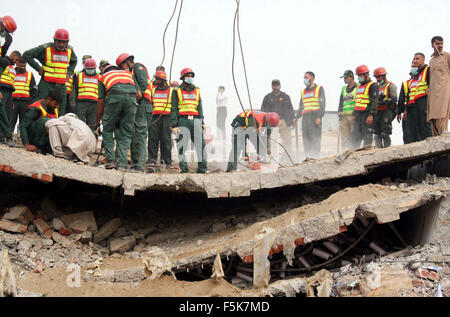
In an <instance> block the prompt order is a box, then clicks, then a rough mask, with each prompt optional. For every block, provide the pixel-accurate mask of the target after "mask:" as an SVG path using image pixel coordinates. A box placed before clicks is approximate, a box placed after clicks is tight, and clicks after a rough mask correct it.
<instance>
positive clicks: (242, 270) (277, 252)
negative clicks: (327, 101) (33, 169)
mask: <svg viewBox="0 0 450 317" xmlns="http://www.w3.org/2000/svg"><path fill="white" fill-rule="evenodd" d="M48 186H50V185H48V184H47V185H44V187H41V185H40V186H39V187H38V188H36V187H28V186H27V185H24V184H21V183H20V182H19V183H13V182H9V183H8V192H6V191H5V189H4V188H3V189H2V192H1V193H0V196H1V197H0V198H1V199H0V204H1V205H0V207H1V211H0V219H1V220H0V250H7V251H8V256H9V259H10V262H11V267H12V269H13V271H14V273H15V277H16V283H17V295H18V296H305V295H308V296H317V295H322V296H326V295H328V296H343V297H344V296H448V295H449V294H450V284H449V280H450V279H449V277H450V270H449V266H448V260H449V254H450V253H449V252H450V247H449V241H450V235H449V223H450V219H449V218H450V217H449V213H450V211H449V210H450V200H449V199H448V198H447V197H446V194H447V193H448V192H449V190H450V179H446V178H436V177H428V178H427V181H424V182H421V183H417V182H415V183H414V182H408V183H406V182H405V181H391V180H384V181H383V183H382V184H381V183H379V184H368V185H364V186H359V187H354V188H340V187H338V186H332V187H320V186H310V187H305V188H302V189H301V190H299V189H293V191H275V192H270V193H264V194H261V196H258V197H257V199H255V197H253V199H250V198H239V199H234V200H229V199H224V200H210V199H209V200H208V199H206V198H203V199H202V198H201V197H191V196H189V197H184V196H183V197H179V196H173V194H170V193H154V194H153V195H150V196H144V195H143V196H142V197H139V196H138V197H136V198H133V199H132V200H128V201H127V200H125V201H122V202H121V201H120V200H121V199H120V197H114V195H112V193H111V191H108V190H105V191H98V192H86V191H84V190H83V188H82V187H81V188H77V187H72V188H70V187H69V188H65V190H64V191H61V192H58V191H57V190H56V188H55V187H48ZM51 186H61V185H56V184H55V185H51ZM52 190H55V192H54V194H53V195H52ZM68 192H69V193H70V195H69V194H68ZM274 197H277V199H274ZM112 198H114V199H112ZM434 202H442V203H441V204H440V206H439V216H438V218H437V221H436V229H435V230H434V233H433V237H432V239H431V241H430V242H429V243H427V244H426V245H424V246H417V247H414V248H405V247H404V246H403V245H402V243H401V242H400V240H399V239H397V238H396V236H395V235H394V234H393V233H392V232H391V231H390V230H389V229H388V227H387V223H388V222H392V221H394V223H395V221H397V220H398V219H400V221H401V220H402V217H403V216H404V215H406V214H408V212H409V210H413V209H414V208H425V209H426V208H427V206H432V205H433V203H434ZM121 205H122V210H121V208H120V207H121ZM88 207H89V208H88ZM431 209H432V208H431V207H430V210H431ZM430 212H431V211H430ZM363 216H364V217H367V218H364V217H363ZM360 217H363V219H366V220H368V221H369V222H372V221H375V222H376V223H375V222H374V224H373V225H372V226H373V227H370V228H369V226H368V225H367V223H365V222H366V220H364V221H362V220H359V219H360ZM397 227H398V228H400V227H401V226H399V225H398V226H397ZM369 229H370V230H369ZM360 231H367V234H366V236H364V237H363V239H362V240H361V241H360V242H359V243H358V244H357V245H356V247H354V248H353V249H352V250H350V252H348V253H347V254H345V255H344V256H342V257H341V258H340V259H339V260H336V261H334V262H332V263H330V264H329V265H327V266H322V267H318V268H315V269H311V270H305V267H306V266H305V264H304V262H302V261H306V263H307V265H309V266H310V267H315V266H317V265H320V264H321V263H323V262H325V259H329V258H330V256H331V257H332V256H333V255H336V254H337V255H339V254H341V253H343V251H344V249H346V248H347V247H348V246H349V244H351V243H353V241H354V240H355V237H358V236H359V233H360ZM268 232H270V233H271V234H272V238H273V241H272V243H271V246H272V249H271V250H270V253H272V254H271V255H270V256H269V258H268V260H270V262H269V261H268V264H269V269H270V274H269V280H268V281H267V282H268V283H267V285H265V286H264V287H262V288H254V287H253V286H252V283H253V275H252V274H253V261H255V262H256V260H257V258H254V256H255V257H256V254H258V252H257V250H256V249H255V245H256V238H255V237H256V236H258V235H261V233H262V237H263V238H264V236H265V234H266V233H268ZM388 235H390V236H389V238H388V239H383V237H387V236H388ZM352 239H353V241H352ZM405 239H406V238H405ZM330 243H331V244H330ZM372 243H375V245H373V244H372ZM326 246H327V247H326ZM336 247H337V248H338V249H339V251H336V250H335V249H334V248H336ZM332 250H335V251H336V252H337V253H336V254H335V253H334V252H333V251H332ZM374 250H376V251H374ZM380 250H381V251H380ZM267 251H268V252H269V250H267ZM218 253H219V254H220V257H221V261H220V262H221V264H222V266H223V275H224V277H223V278H222V277H220V276H219V277H215V278H211V276H212V273H213V262H214V260H215V259H216V260H217V257H216V256H217V254H218ZM285 269H287V270H285ZM289 269H297V270H298V271H296V272H291V271H289ZM319 273H320V274H319ZM216 276H217V275H216ZM330 276H331V278H330ZM0 281H2V280H0ZM0 286H2V285H0ZM323 294H325V295H323Z"/></svg>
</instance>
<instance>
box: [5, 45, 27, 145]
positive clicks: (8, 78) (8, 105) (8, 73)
mask: <svg viewBox="0 0 450 317" xmlns="http://www.w3.org/2000/svg"><path fill="white" fill-rule="evenodd" d="M21 57H22V56H21V55H20V53H19V52H18V51H13V52H12V53H11V54H9V56H6V57H1V58H0V74H1V75H0V144H1V143H5V138H6V144H8V146H11V147H13V146H14V141H13V138H12V132H13V130H12V128H11V123H10V121H11V117H12V107H13V100H12V93H13V92H14V90H15V88H14V80H15V78H16V70H15V69H14V67H13V66H14V65H15V64H16V62H17V61H18V60H19V58H21Z"/></svg>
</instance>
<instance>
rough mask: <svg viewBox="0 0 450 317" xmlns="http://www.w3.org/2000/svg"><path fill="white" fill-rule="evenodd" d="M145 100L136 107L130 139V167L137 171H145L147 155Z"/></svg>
mask: <svg viewBox="0 0 450 317" xmlns="http://www.w3.org/2000/svg"><path fill="white" fill-rule="evenodd" d="M146 102H147V100H146V99H142V100H141V102H140V103H139V104H138V105H137V108H136V116H135V118H134V133H133V137H132V139H131V147H130V150H131V167H132V168H134V169H138V170H143V169H145V157H146V155H147V153H146V152H147V151H146V143H147V126H148V125H147V111H146V106H145V103H146Z"/></svg>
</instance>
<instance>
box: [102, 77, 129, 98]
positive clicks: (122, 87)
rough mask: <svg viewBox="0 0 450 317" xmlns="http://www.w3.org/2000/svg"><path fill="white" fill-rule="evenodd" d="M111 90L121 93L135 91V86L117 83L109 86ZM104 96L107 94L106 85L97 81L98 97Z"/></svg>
mask: <svg viewBox="0 0 450 317" xmlns="http://www.w3.org/2000/svg"><path fill="white" fill-rule="evenodd" d="M111 89H112V90H114V91H118V92H121V93H126V94H129V93H137V89H136V86H133V85H130V84H117V85H114V86H112V87H111ZM105 96H107V93H106V87H105V85H104V84H103V83H102V82H101V81H99V82H98V99H105Z"/></svg>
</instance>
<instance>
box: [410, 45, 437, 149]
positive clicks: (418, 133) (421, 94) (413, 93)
mask: <svg viewBox="0 0 450 317" xmlns="http://www.w3.org/2000/svg"><path fill="white" fill-rule="evenodd" d="M411 74H412V75H413V78H412V79H411V81H410V90H409V95H408V97H409V98H408V104H407V106H406V116H405V117H404V118H403V119H404V120H406V129H407V130H408V138H409V140H408V141H409V142H408V143H412V142H417V141H422V140H425V139H426V138H428V137H430V136H432V134H433V133H432V130H431V125H430V123H429V122H428V121H427V102H428V101H427V99H428V88H429V85H430V67H429V66H428V65H426V64H425V55H424V54H422V53H416V54H415V55H414V59H413V66H412V67H411Z"/></svg>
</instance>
